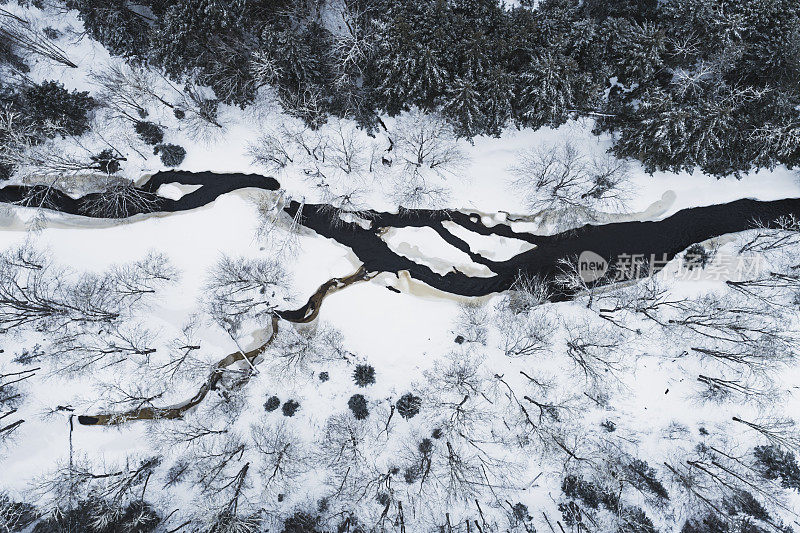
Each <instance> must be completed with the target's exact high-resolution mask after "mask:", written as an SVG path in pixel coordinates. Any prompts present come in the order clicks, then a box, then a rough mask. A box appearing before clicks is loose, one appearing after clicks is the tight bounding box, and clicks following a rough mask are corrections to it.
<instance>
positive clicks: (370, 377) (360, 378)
mask: <svg viewBox="0 0 800 533" xmlns="http://www.w3.org/2000/svg"><path fill="white" fill-rule="evenodd" d="M353 380H354V381H355V382H356V385H358V386H359V387H366V386H367V385H372V384H373V383H375V369H374V368H372V367H371V366H370V365H358V366H356V369H355V370H353Z"/></svg>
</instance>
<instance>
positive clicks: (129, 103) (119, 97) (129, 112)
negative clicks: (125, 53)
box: [91, 61, 175, 121]
mask: <svg viewBox="0 0 800 533" xmlns="http://www.w3.org/2000/svg"><path fill="white" fill-rule="evenodd" d="M91 78H92V80H93V81H94V82H95V83H96V84H97V85H98V86H99V88H100V90H99V91H98V95H97V97H98V99H99V100H100V101H101V102H102V103H103V104H104V105H106V106H108V107H109V108H110V109H112V110H113V111H114V112H115V113H117V114H118V115H120V116H122V117H124V118H127V119H128V120H132V121H138V120H141V119H143V118H144V117H146V116H147V114H148V107H149V106H150V105H152V104H153V103H155V102H158V103H160V104H162V105H164V106H166V107H168V108H170V109H172V108H174V107H175V106H174V105H173V104H172V103H170V102H169V101H168V100H166V98H164V97H163V96H161V94H159V92H158V90H157V86H158V81H159V76H158V75H157V74H156V73H155V71H154V70H153V69H152V68H148V67H145V66H143V65H138V64H134V63H128V62H117V61H111V62H109V63H108V64H107V65H105V66H103V68H101V69H98V70H95V71H92V73H91Z"/></svg>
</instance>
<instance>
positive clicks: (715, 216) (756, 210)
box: [0, 171, 800, 298]
mask: <svg viewBox="0 0 800 533" xmlns="http://www.w3.org/2000/svg"><path fill="white" fill-rule="evenodd" d="M167 183H180V184H185V185H200V187H199V188H198V189H197V190H196V191H194V192H191V193H188V194H186V195H184V196H183V197H182V198H180V199H178V200H171V199H167V198H162V197H158V196H154V195H153V196H152V200H153V201H152V202H151V203H150V206H149V207H148V211H149V212H178V211H185V210H188V209H194V208H197V207H201V206H203V205H206V204H208V203H210V202H212V201H214V200H215V199H216V198H217V197H219V196H220V195H222V194H225V193H228V192H232V191H235V190H238V189H243V188H247V187H255V188H261V189H265V190H272V191H274V190H278V189H279V188H280V183H279V182H278V181H277V180H275V179H274V178H271V177H265V176H260V175H256V174H215V173H211V172H198V173H192V172H185V171H168V172H159V173H157V174H155V175H153V176H152V177H151V178H150V180H149V181H147V182H146V183H144V184H143V185H142V186H141V187H140V189H141V191H142V192H144V193H145V194H154V193H155V191H157V190H158V188H159V187H160V186H161V185H163V184H167ZM720 186H722V184H721V185H720ZM96 196H97V195H96V194H90V195H87V196H85V197H81V198H77V199H74V198H71V197H69V196H67V195H66V194H64V193H62V192H60V191H58V190H55V189H49V190H48V189H46V188H44V187H33V188H31V187H21V186H8V187H5V188H2V189H0V202H6V203H15V204H19V205H33V206H40V205H41V206H42V207H45V208H47V209H52V210H56V211H61V212H65V213H71V214H73V215H82V216H93V215H92V213H91V212H90V211H89V210H88V206H89V205H91V203H92V200H94V199H96ZM300 208H301V206H300V204H298V203H297V202H294V201H293V202H291V203H290V204H289V205H287V206H286V207H285V211H286V212H287V213H288V214H289V215H290V216H293V217H294V216H296V215H297V211H298V209H300ZM134 214H137V213H133V212H131V213H128V216H132V215H134ZM364 215H365V216H364V218H367V219H370V220H372V226H371V228H370V229H364V228H362V227H361V226H360V225H358V224H356V223H344V222H341V221H339V220H338V219H336V218H335V217H337V215H336V214H335V212H334V211H333V210H331V209H330V208H329V206H325V205H319V204H303V205H302V209H301V213H300V216H299V217H298V220H299V222H300V223H301V224H302V225H303V226H305V227H307V228H309V229H311V230H313V231H315V232H316V233H318V234H319V235H322V236H324V237H327V238H330V239H333V240H335V241H337V242H339V243H340V244H342V245H344V246H347V247H349V248H350V249H352V250H353V252H354V253H355V254H356V256H358V258H359V259H360V260H361V261H362V262H363V264H364V268H365V269H366V271H367V272H395V273H397V272H399V271H401V270H406V271H408V272H409V274H410V275H411V276H412V277H413V278H414V279H417V280H419V281H422V282H424V283H426V284H428V285H430V286H432V287H434V288H436V289H439V290H442V291H445V292H448V293H451V294H458V295H463V296H483V295H486V294H490V293H493V292H500V291H504V290H506V289H508V288H509V287H510V286H511V285H512V284H513V283H514V281H515V279H517V277H518V276H519V275H520V274H521V273H523V274H527V275H531V276H534V275H535V276H540V277H542V278H545V279H552V278H553V277H554V276H555V274H556V273H557V272H558V271H559V268H560V266H559V260H561V259H564V258H573V257H577V256H579V255H580V254H581V253H582V252H584V251H587V250H589V251H592V252H594V253H596V254H598V255H599V256H601V257H602V258H604V259H605V260H606V261H608V262H609V263H610V264H612V265H613V264H614V263H615V262H616V260H617V259H618V258H619V257H626V256H632V255H638V256H643V257H651V256H652V257H657V258H664V259H671V258H673V257H674V256H675V255H676V254H677V253H679V252H681V251H683V250H685V249H686V248H687V247H689V246H690V245H692V244H694V243H697V242H701V241H704V240H706V239H709V238H712V237H716V236H720V235H724V234H727V233H734V232H738V231H743V230H746V229H750V228H753V227H754V226H756V225H757V224H759V223H761V224H768V225H769V224H771V223H773V222H774V221H775V220H777V219H778V218H780V217H783V216H789V215H795V216H800V198H792V199H784V200H777V201H772V202H761V201H756V200H737V201H735V202H730V203H726V204H718V205H712V206H708V207H696V208H691V209H684V210H682V211H679V212H678V213H675V214H674V215H672V216H670V217H668V218H665V219H663V220H659V221H653V222H620V223H614V224H602V225H585V226H582V227H579V228H576V229H573V230H569V231H566V232H563V233H559V234H556V235H551V236H539V235H533V234H529V233H515V232H514V231H512V229H511V228H510V227H509V226H507V225H504V224H498V225H495V226H492V227H486V226H484V225H483V224H481V223H480V219H479V217H477V216H474V215H472V216H471V215H470V214H468V213H463V212H459V211H449V210H444V211H431V210H425V209H408V210H405V209H403V210H401V211H400V212H399V213H396V214H395V213H384V212H376V211H369V212H366V213H364ZM444 221H451V222H454V223H456V224H458V225H460V226H462V227H464V228H466V229H468V230H470V231H473V232H476V233H479V234H482V235H499V236H505V237H513V238H518V239H521V240H524V241H527V242H530V243H532V244H534V245H536V247H535V248H534V249H532V250H529V251H527V252H524V253H521V254H519V255H517V256H515V257H513V258H511V259H509V260H507V261H491V260H489V259H486V258H484V257H482V256H480V255H478V254H476V253H473V252H472V250H470V248H469V246H468V245H467V243H466V242H464V241H462V240H461V239H459V238H458V237H456V236H454V235H453V234H451V233H450V232H448V231H447V230H446V229H445V227H444V226H443V225H442V222H444ZM402 227H429V228H432V229H434V230H435V231H436V232H437V233H438V234H439V235H440V236H441V237H442V238H443V239H444V240H446V241H447V242H448V243H450V244H451V245H453V246H455V247H457V248H458V249H460V250H462V251H464V252H465V253H467V254H469V255H470V257H471V258H472V260H473V261H475V262H477V263H480V264H484V265H486V266H487V267H489V269H490V270H491V271H492V272H494V273H495V275H494V276H492V277H472V276H468V275H466V274H464V273H461V272H450V273H448V274H445V275H441V274H438V273H436V272H434V271H432V270H431V269H430V268H428V267H427V266H424V265H420V264H418V263H415V262H414V261H412V260H411V259H408V258H406V257H403V256H401V255H398V254H396V253H394V252H393V251H392V250H391V249H390V248H389V247H388V245H387V244H386V243H385V242H384V241H383V240H382V239H381V238H380V235H379V231H380V229H381V228H402ZM559 296H560V297H567V296H568V295H565V294H561V295H558V294H557V296H556V297H557V298H559Z"/></svg>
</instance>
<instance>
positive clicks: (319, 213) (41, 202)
mask: <svg viewBox="0 0 800 533" xmlns="http://www.w3.org/2000/svg"><path fill="white" fill-rule="evenodd" d="M171 183H177V184H180V185H188V186H196V187H197V188H196V189H195V190H193V191H192V192H189V193H187V194H184V195H183V196H182V197H181V198H179V199H170V198H164V197H162V196H158V195H157V194H156V192H157V191H158V189H159V188H160V187H161V186H162V185H166V184H171ZM245 188H258V189H263V190H268V191H278V190H279V189H280V183H279V182H278V181H277V180H275V179H274V178H271V177H266V176H260V175H256V174H215V173H211V172H199V173H192V172H186V171H167V172H159V173H157V174H154V175H153V176H152V177H150V179H149V180H147V181H146V182H144V183H143V184H142V185H140V186H138V189H139V192H141V193H142V194H145V195H147V198H148V199H149V200H148V202H147V203H146V207H147V210H146V211H145V210H142V211H139V212H130V213H128V217H126V218H129V217H131V216H135V215H137V214H145V213H174V212H180V211H186V210H190V209H196V208H199V207H202V206H204V205H207V204H209V203H211V202H213V201H214V200H216V199H217V198H218V197H219V196H221V195H223V194H226V193H230V192H233V191H236V190H239V189H245ZM97 197H98V193H92V194H87V195H85V196H83V197H79V198H73V197H71V196H69V195H67V194H65V193H63V192H62V191H60V190H58V189H55V188H47V187H45V186H19V185H12V186H7V187H5V188H2V189H0V202H4V203H9V204H15V205H22V206H28V207H40V208H44V209H49V210H53V211H58V212H62V213H69V214H72V215H78V216H86V217H93V216H95V215H93V213H92V211H91V210H90V209H91V208H90V206H91V205H92V204H93V203H94V201H96V200H97ZM283 211H284V212H285V213H286V214H287V215H288V216H290V217H292V218H293V219H294V220H296V221H297V223H298V224H300V225H301V226H303V227H306V228H308V229H310V230H312V231H314V232H315V233H317V234H318V235H321V236H323V237H326V238H329V239H333V240H335V241H336V242H338V243H340V244H341V245H343V246H346V247H348V248H349V249H351V250H352V251H353V253H354V254H355V255H356V256H357V257H358V259H359V260H360V261H361V263H362V266H361V267H360V268H359V269H358V270H357V271H356V272H355V273H354V274H352V275H350V276H348V277H345V278H333V279H331V280H330V281H327V282H325V283H324V284H322V285H321V286H320V287H319V289H318V290H317V291H316V292H315V293H314V294H313V295H311V296H310V297H309V299H308V301H307V303H306V304H305V305H304V306H302V307H301V308H299V309H294V310H282V311H278V312H276V317H275V319H274V320H273V336H272V337H271V338H270V340H268V341H267V342H266V343H265V344H263V345H262V346H259V347H257V348H255V349H254V350H251V351H249V352H247V353H241V352H234V353H232V354H228V355H227V356H225V357H224V358H222V359H221V360H220V361H219V362H218V363H217V365H216V366H215V367H214V368H213V369H212V371H211V373H210V374H209V376H208V378H207V379H206V381H205V382H204V383H203V384H202V386H201V387H200V389H199V390H198V392H197V393H196V394H195V396H193V397H192V398H190V399H188V400H186V401H184V402H181V403H179V404H177V405H173V406H168V407H162V408H158V407H152V406H147V407H141V408H139V409H134V410H132V411H127V412H122V413H105V414H96V415H91V416H88V415H82V416H79V417H78V422H79V423H80V424H83V425H114V424H119V423H122V422H126V421H129V420H149V419H155V418H178V417H180V416H182V414H183V413H184V412H185V411H186V410H188V409H190V408H192V407H194V406H195V405H197V404H199V403H200V402H201V401H202V400H203V399H204V398H205V396H206V395H207V393H208V392H209V391H210V390H213V389H214V388H215V387H216V386H217V384H218V382H219V379H220V376H221V372H222V369H224V368H226V367H228V366H230V365H232V364H234V363H236V362H238V361H242V360H244V359H247V361H248V362H249V363H251V364H253V363H254V362H255V361H256V359H257V358H258V356H259V355H260V354H261V353H262V352H263V351H264V350H265V349H266V348H267V346H268V345H269V344H270V342H271V340H272V338H274V335H275V333H276V332H277V327H278V320H277V319H278V318H280V319H283V320H286V321H288V322H293V323H305V322H310V321H312V320H314V319H315V318H316V316H317V314H318V312H319V309H320V306H321V304H322V300H323V299H324V298H325V296H327V295H328V294H330V293H332V292H334V291H336V290H340V289H342V288H344V287H346V286H348V285H350V284H352V283H356V282H359V281H364V280H368V279H370V278H371V277H372V276H374V275H376V274H378V273H382V272H392V273H395V274H399V273H400V272H402V271H406V272H407V273H408V275H409V276H410V277H412V278H414V279H415V280H417V281H420V282H423V283H425V284H427V285H428V286H430V287H433V288H435V289H438V290H440V291H442V292H445V293H449V294H453V295H459V296H485V295H488V294H491V293H495V292H502V291H505V290H507V289H509V288H510V287H511V286H512V285H513V283H514V282H515V281H516V280H517V279H518V278H519V276H520V275H526V276H530V277H534V276H536V277H539V278H542V279H544V280H546V281H548V282H550V284H551V288H552V289H553V297H552V299H553V300H555V301H558V300H565V299H568V298H570V297H571V296H572V294H570V293H568V292H565V291H564V290H563V289H560V288H559V287H558V286H557V285H556V284H555V283H554V282H553V281H554V278H555V276H556V275H557V274H558V273H559V272H560V271H561V268H563V266H562V264H561V263H560V261H562V260H564V259H571V258H577V257H578V256H580V254H581V253H583V252H585V251H592V252H594V253H595V254H597V256H599V257H600V258H602V259H603V260H605V261H606V262H607V263H608V265H609V266H610V268H611V270H610V272H612V273H613V269H614V266H613V265H615V263H616V261H617V260H618V259H619V258H621V257H630V256H642V257H651V256H652V257H656V258H659V260H660V262H661V261H663V262H664V263H665V262H666V261H667V260H669V259H672V258H674V257H675V255H676V254H678V253H680V252H682V251H683V250H685V249H686V248H688V247H689V246H690V245H692V244H694V243H698V242H702V241H705V240H707V239H710V238H713V237H718V236H721V235H725V234H729V233H734V232H738V231H743V230H747V229H752V228H754V227H756V226H758V225H765V226H769V225H771V224H774V223H775V221H776V220H778V219H779V218H781V217H788V216H800V198H793V199H784V200H776V201H771V202H762V201H757V200H749V199H745V200H737V201H734V202H730V203H726V204H719V205H712V206H708V207H696V208H690V209H684V210H681V211H679V212H677V213H675V214H674V215H672V216H669V217H667V218H665V219H663V220H659V221H646V222H619V223H610V224H600V225H591V224H587V225H584V226H581V227H579V228H575V229H571V230H568V231H564V232H562V233H557V234H554V235H536V234H533V233H526V232H515V231H514V230H513V229H512V227H511V226H510V225H508V224H504V223H495V224H491V225H488V224H484V222H483V218H482V217H481V215H480V214H478V213H471V212H469V211H458V210H428V209H400V210H399V211H398V212H397V213H387V212H379V211H360V212H358V213H344V214H345V215H347V218H348V220H350V221H345V220H342V218H341V217H340V214H342V213H341V212H337V210H336V209H333V208H331V206H328V205H324V204H305V203H304V204H301V203H298V202H296V201H293V200H292V201H289V202H288V203H287V204H285V205H284V206H283ZM96 218H98V217H96ZM445 222H449V223H451V224H457V225H458V226H460V227H461V228H463V229H466V230H469V231H471V232H474V233H477V234H479V235H484V236H499V237H506V238H513V239H518V240H520V241H525V242H527V243H530V244H531V245H533V246H534V247H533V248H532V249H530V250H528V251H525V252H521V253H518V254H517V255H515V256H513V257H511V258H510V259H507V260H504V261H497V260H492V259H489V258H487V257H484V256H483V255H481V254H479V253H477V252H475V251H474V250H472V249H471V248H470V246H469V244H468V243H467V242H466V241H464V240H463V239H461V238H459V237H458V236H456V235H455V234H454V233H451V232H450V231H448V229H447V226H446V225H445V224H444V223H445ZM389 228H430V229H433V230H434V231H435V232H436V233H437V234H438V235H439V236H440V237H441V238H442V239H443V240H444V241H445V242H447V243H448V244H450V245H451V246H453V247H455V248H457V249H458V250H460V251H462V252H464V253H465V254H467V255H468V256H469V258H470V259H471V260H472V261H473V262H474V263H477V264H480V265H484V266H485V267H487V268H488V269H489V270H490V271H491V272H492V273H493V274H492V275H490V276H488V277H478V276H470V275H467V274H465V273H463V272H460V271H458V270H457V269H453V270H452V271H450V272H447V273H446V274H440V273H437V272H434V271H433V270H432V269H431V268H430V267H428V266H426V265H423V264H420V263H417V262H415V261H413V260H412V259H410V258H408V257H405V256H403V255H400V254H398V253H396V252H394V251H393V250H392V249H391V248H390V247H389V245H388V244H387V243H386V242H385V240H384V239H383V238H382V234H383V233H384V232H385V231H386V230H387V229H389ZM654 270H657V267H656V266H655V265H654ZM597 283H602V281H598V282H597Z"/></svg>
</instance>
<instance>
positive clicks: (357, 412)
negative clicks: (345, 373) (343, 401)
mask: <svg viewBox="0 0 800 533" xmlns="http://www.w3.org/2000/svg"><path fill="white" fill-rule="evenodd" d="M347 407H349V408H350V410H351V411H352V412H353V416H354V417H356V420H364V419H365V418H367V417H368V416H369V409H367V399H366V398H364V396H362V395H361V394H353V395H352V396H351V397H350V399H349V400H347Z"/></svg>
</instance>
